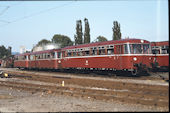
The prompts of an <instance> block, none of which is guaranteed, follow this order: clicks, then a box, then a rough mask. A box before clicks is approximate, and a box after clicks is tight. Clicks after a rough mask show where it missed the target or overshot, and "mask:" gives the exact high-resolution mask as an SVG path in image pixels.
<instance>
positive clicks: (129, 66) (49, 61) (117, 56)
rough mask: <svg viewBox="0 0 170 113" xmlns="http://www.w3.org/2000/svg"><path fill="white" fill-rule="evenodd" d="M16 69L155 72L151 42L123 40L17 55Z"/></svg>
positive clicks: (134, 73)
mask: <svg viewBox="0 0 170 113" xmlns="http://www.w3.org/2000/svg"><path fill="white" fill-rule="evenodd" d="M15 57H16V60H15V62H14V66H15V67H19V68H21V67H22V68H38V69H44V68H45V69H87V70H110V71H112V70H114V71H116V70H123V71H131V72H132V74H133V75H136V74H137V73H140V72H143V71H147V70H148V69H149V68H151V63H152V54H151V46H150V42H149V41H147V40H141V39H122V40H116V41H105V42H97V43H90V44H81V45H75V46H68V47H65V48H61V49H52V50H46V51H39V52H32V53H25V54H21V55H16V56H15Z"/></svg>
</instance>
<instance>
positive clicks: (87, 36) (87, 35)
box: [84, 18, 90, 44]
mask: <svg viewBox="0 0 170 113" xmlns="http://www.w3.org/2000/svg"><path fill="white" fill-rule="evenodd" d="M84 23H85V31H84V44H87V43H90V27H89V22H88V19H87V18H85V19H84Z"/></svg>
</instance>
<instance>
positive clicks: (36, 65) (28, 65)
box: [14, 49, 60, 69]
mask: <svg viewBox="0 0 170 113" xmlns="http://www.w3.org/2000/svg"><path fill="white" fill-rule="evenodd" d="M59 51H60V49H51V50H45V51H38V52H31V53H24V54H19V55H16V56H15V61H14V67H17V68H25V69H59V67H58V64H57V63H58V62H57V61H58V59H59V58H60V54H59ZM57 53H58V54H57Z"/></svg>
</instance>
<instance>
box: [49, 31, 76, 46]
mask: <svg viewBox="0 0 170 113" xmlns="http://www.w3.org/2000/svg"><path fill="white" fill-rule="evenodd" d="M52 42H53V43H56V44H60V47H61V48H63V47H66V46H72V45H73V42H72V41H71V39H70V38H69V37H68V36H65V35H60V34H56V35H54V36H53V38H52Z"/></svg>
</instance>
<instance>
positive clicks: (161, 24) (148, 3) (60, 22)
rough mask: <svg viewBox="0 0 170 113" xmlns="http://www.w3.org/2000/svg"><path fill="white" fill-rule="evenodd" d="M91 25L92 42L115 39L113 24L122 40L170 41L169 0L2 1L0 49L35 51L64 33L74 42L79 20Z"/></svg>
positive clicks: (0, 4)
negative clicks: (21, 48)
mask: <svg viewBox="0 0 170 113" xmlns="http://www.w3.org/2000/svg"><path fill="white" fill-rule="evenodd" d="M84 18H87V19H88V21H89V25H90V36H91V41H94V40H95V39H96V38H97V37H98V36H99V35H100V36H104V37H106V38H107V39H108V40H112V35H113V31H112V27H113V21H118V22H119V23H120V29H121V33H122V38H126V37H129V38H138V39H145V40H148V41H167V40H169V21H168V19H169V17H168V0H120V1H118V0H108V1H97V0H94V1H79V0H77V1H0V46H1V45H4V46H5V47H6V48H7V47H8V46H11V47H12V52H19V51H20V46H25V47H26V49H27V50H31V49H32V47H33V45H35V44H37V43H38V41H40V40H42V39H47V40H51V39H52V37H53V36H54V35H55V34H62V35H66V36H68V37H70V39H71V40H72V41H74V35H75V34H76V21H77V20H81V21H82V27H83V32H84Z"/></svg>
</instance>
